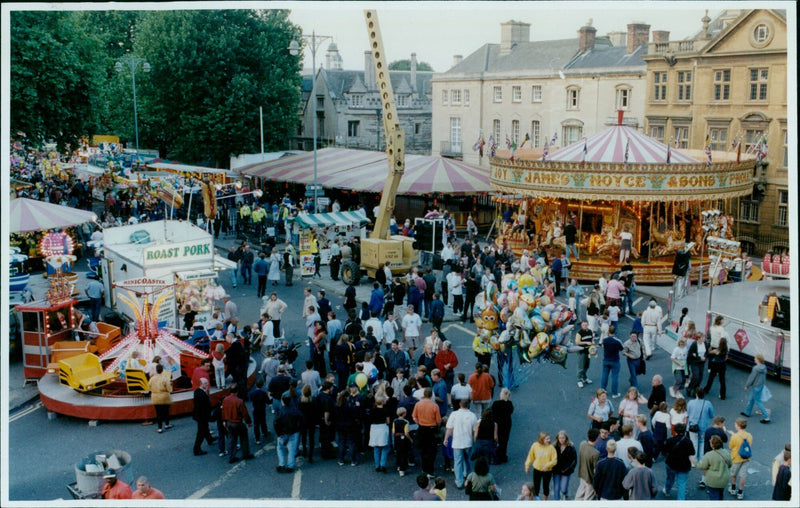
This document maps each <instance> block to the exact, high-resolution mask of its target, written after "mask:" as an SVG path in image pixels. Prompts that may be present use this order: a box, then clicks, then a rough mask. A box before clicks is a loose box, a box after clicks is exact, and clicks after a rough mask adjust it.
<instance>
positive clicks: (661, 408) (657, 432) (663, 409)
mask: <svg viewBox="0 0 800 508" xmlns="http://www.w3.org/2000/svg"><path fill="white" fill-rule="evenodd" d="M652 425H653V441H655V442H656V454H655V457H653V461H655V460H656V459H658V455H659V453H661V451H662V450H663V449H664V443H666V442H667V437H668V432H667V430H668V429H669V406H667V403H666V402H662V403H661V404H659V405H658V410H657V411H656V412H655V414H654V415H653V420H652Z"/></svg>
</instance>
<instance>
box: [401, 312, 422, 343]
mask: <svg viewBox="0 0 800 508" xmlns="http://www.w3.org/2000/svg"><path fill="white" fill-rule="evenodd" d="M401 324H402V326H403V333H404V334H405V336H406V337H419V329H420V328H422V319H420V317H419V314H417V313H416V312H415V313H413V314H406V315H405V316H403V321H402V323H401Z"/></svg>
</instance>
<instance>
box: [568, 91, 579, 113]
mask: <svg viewBox="0 0 800 508" xmlns="http://www.w3.org/2000/svg"><path fill="white" fill-rule="evenodd" d="M580 101H581V91H580V89H579V88H577V87H571V88H567V109H580V105H581V102H580Z"/></svg>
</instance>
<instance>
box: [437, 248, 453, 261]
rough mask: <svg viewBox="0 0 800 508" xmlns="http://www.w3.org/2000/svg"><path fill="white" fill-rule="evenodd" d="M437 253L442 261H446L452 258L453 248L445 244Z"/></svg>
mask: <svg viewBox="0 0 800 508" xmlns="http://www.w3.org/2000/svg"><path fill="white" fill-rule="evenodd" d="M439 255H440V256H441V257H442V261H443V262H447V260H449V259H453V248H452V247H447V246H445V247H444V248H443V249H442V252H441V253H439Z"/></svg>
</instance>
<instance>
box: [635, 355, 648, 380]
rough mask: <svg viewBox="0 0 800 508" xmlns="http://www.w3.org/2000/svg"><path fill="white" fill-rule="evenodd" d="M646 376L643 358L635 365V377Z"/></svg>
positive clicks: (645, 364)
mask: <svg viewBox="0 0 800 508" xmlns="http://www.w3.org/2000/svg"><path fill="white" fill-rule="evenodd" d="M644 374H647V363H645V360H644V358H640V361H639V364H638V365H636V375H637V376H642V375H644Z"/></svg>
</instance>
